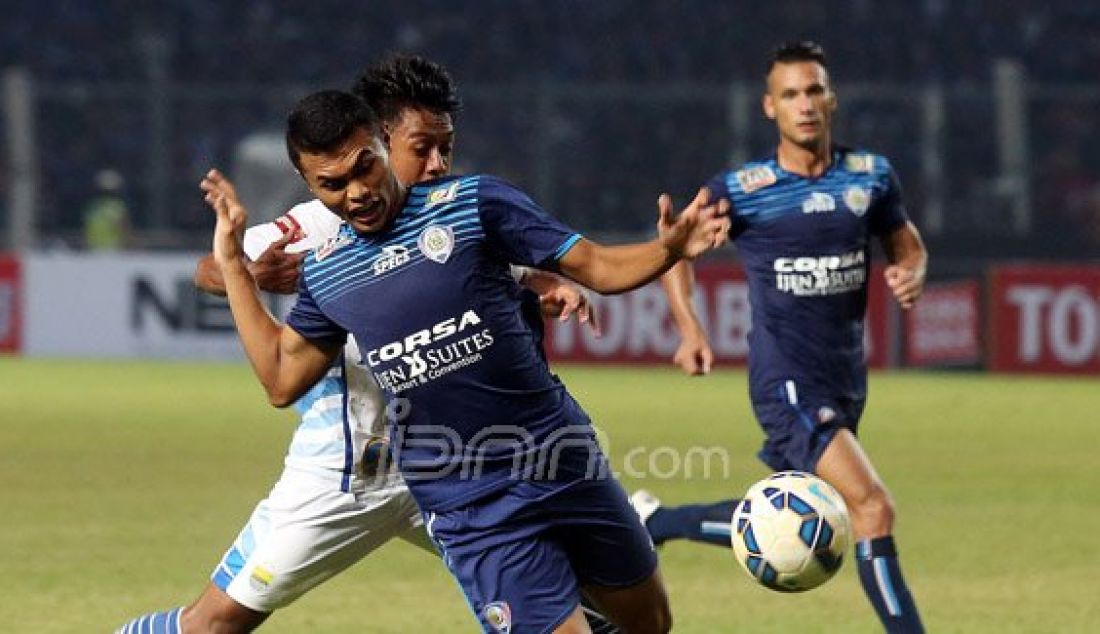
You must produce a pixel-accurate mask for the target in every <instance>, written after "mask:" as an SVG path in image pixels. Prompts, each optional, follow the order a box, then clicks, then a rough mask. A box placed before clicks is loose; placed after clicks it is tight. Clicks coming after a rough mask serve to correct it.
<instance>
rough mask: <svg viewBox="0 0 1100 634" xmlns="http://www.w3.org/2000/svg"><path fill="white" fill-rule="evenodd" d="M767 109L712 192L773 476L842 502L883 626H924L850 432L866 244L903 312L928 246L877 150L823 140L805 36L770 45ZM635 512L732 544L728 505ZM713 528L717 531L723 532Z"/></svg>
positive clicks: (860, 396)
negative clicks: (754, 148) (746, 148)
mask: <svg viewBox="0 0 1100 634" xmlns="http://www.w3.org/2000/svg"><path fill="white" fill-rule="evenodd" d="M763 106H764V113H765V114H766V115H767V117H768V118H769V119H771V120H773V121H775V123H776V126H777V128H778V130H779V145H778V147H777V149H776V153H775V155H774V156H772V157H770V158H768V159H765V160H762V161H756V162H752V163H749V164H747V165H745V166H744V167H742V168H741V169H739V170H732V171H727V172H722V173H721V174H719V175H718V176H716V177H715V178H713V179H712V180H711V181H710V182H708V183H707V188H708V189H709V190H710V191H711V192H712V194H713V195H714V196H717V197H721V198H722V199H728V200H730V201H731V222H732V227H731V231H730V236H731V238H732V239H733V240H734V242H735V244H736V246H737V251H738V257H739V258H740V259H741V261H742V263H743V264H744V266H745V271H746V275H747V277H748V283H749V299H750V303H751V305H752V330H751V332H750V333H749V388H750V389H749V391H750V397H751V399H752V405H753V410H754V412H755V414H756V418H757V420H758V421H759V423H760V425H761V426H762V427H763V429H764V432H765V434H766V436H767V438H766V440H765V442H764V446H763V448H762V449H761V451H760V453H759V456H760V458H761V459H762V460H763V461H764V462H765V463H766V464H767V465H768V466H769V467H771V468H772V469H774V470H776V471H779V470H784V469H799V470H803V471H811V472H814V473H816V474H817V475H819V476H821V477H822V478H824V479H825V480H826V481H828V482H829V483H830V484H832V485H833V486H834V487H836V489H837V490H838V491H839V492H840V493H841V494H842V495H843V496H844V499H845V501H846V502H847V504H848V509H849V511H850V512H851V517H852V525H853V529H854V531H855V535H856V538H857V540H858V541H857V544H856V556H857V564H858V566H859V577H860V581H861V583H862V584H863V588H864V590H865V592H866V594H867V596H868V598H869V599H870V600H871V603H872V605H874V608H875V610H876V612H877V613H878V615H879V617H880V619H881V620H882V623H883V625H884V626H885V627H886V629H887V630H888V631H891V632H919V631H922V626H921V621H920V616H919V614H918V612H917V607H916V604H915V603H914V601H913V598H912V595H911V594H910V592H909V589H908V587H907V586H906V584H905V580H904V579H903V577H902V575H901V569H900V568H899V566H898V559H897V550H896V548H895V545H894V538H893V536H892V532H893V527H894V514H895V510H894V502H893V499H892V498H891V496H890V493H889V492H888V491H887V489H886V486H885V484H883V482H882V479H881V478H880V477H879V476H878V474H877V473H876V472H875V468H874V466H873V465H872V463H871V460H870V458H869V457H868V456H867V454H866V453H865V452H864V450H863V448H862V447H861V446H860V443H859V441H858V440H857V439H856V431H857V426H858V424H859V419H860V414H861V413H862V412H863V406H864V402H865V400H866V395H867V387H866V378H867V366H866V362H865V358H864V350H863V328H864V312H865V309H866V303H867V276H868V274H869V271H870V246H871V237H872V236H874V237H877V238H878V239H879V240H880V241H881V243H882V246H883V247H884V250H885V252H886V256H887V259H888V260H889V263H890V264H889V266H888V267H887V268H886V270H885V275H886V282H887V285H888V286H889V288H890V289H891V291H892V292H893V294H894V296H895V298H896V299H897V301H898V303H899V304H900V305H901V306H902V308H909V307H911V306H912V305H913V303H914V302H915V301H916V300H917V298H918V297H919V296H920V294H921V290H922V288H923V286H924V278H925V266H926V262H927V253H926V252H925V249H924V246H923V244H922V242H921V239H920V235H919V234H918V232H917V230H916V228H915V227H914V226H913V224H912V223H911V222H910V221H909V219H908V217H907V214H906V212H905V208H904V206H903V204H902V200H901V191H900V188H899V185H898V181H897V178H896V176H895V175H894V171H893V169H892V168H891V167H890V165H889V163H888V162H887V161H886V159H885V158H883V157H881V156H878V155H876V154H871V153H869V152H863V151H854V150H850V149H846V148H842V147H839V146H836V145H834V144H833V142H832V133H831V123H832V117H833V113H834V111H835V110H836V107H837V100H836V95H835V94H834V93H833V90H832V86H831V84H830V81H829V74H828V71H827V67H826V63H825V54H824V52H823V51H822V49H821V47H820V46H818V45H816V44H814V43H812V42H800V43H794V44H789V45H784V46H782V47H780V48H778V49H777V50H776V51H775V52H774V54H773V56H772V57H771V59H770V61H769V64H768V72H767V91H766V93H765V95H764V100H763ZM664 282H665V286H666V289H667V290H668V292H669V297H670V302H671V305H672V308H673V313H674V316H675V319H676V323H677V325H678V327H679V330H680V332H681V334H682V336H683V341H682V344H681V346H680V348H679V350H678V351H677V354H676V357H675V360H676V362H677V363H678V364H679V365H680V366H681V367H682V368H683V369H684V370H685V371H686V372H688V373H689V374H702V373H705V372H707V371H708V370H709V366H710V361H711V359H712V358H713V357H712V354H711V351H710V346H709V344H708V343H707V339H706V335H705V334H704V332H703V329H702V327H701V325H700V323H699V321H698V319H697V318H696V315H695V312H694V308H693V306H692V303H691V295H692V285H693V284H692V279H691V270H690V268H689V267H687V266H678V267H677V268H676V269H674V270H673V271H670V273H669V274H668V275H666V277H665V279H664ZM633 501H634V502H635V506H636V508H638V509H639V512H640V514H641V515H642V516H643V519H644V520H645V521H646V524H647V527H648V528H649V529H650V531H651V533H652V534H653V536H654V539H655V541H657V542H658V543H659V542H660V541H663V540H665V539H670V538H678V537H689V538H693V539H697V540H699V541H712V542H713V543H720V544H722V545H724V546H727V547H728V545H729V541H728V539H729V537H728V530H729V529H728V522H729V518H730V516H731V515H732V509H733V504H734V501H731V500H727V501H723V502H719V503H717V504H712V505H691V506H684V507H660V506H659V501H657V500H656V499H655V498H653V497H652V496H651V495H649V494H647V493H645V492H636V493H635V495H634V496H633ZM708 527H710V528H714V527H724V528H725V531H724V532H725V534H723V535H717V536H716V535H715V533H717V532H720V531H711V532H710V534H709V535H708V534H707V533H708V530H707V529H708Z"/></svg>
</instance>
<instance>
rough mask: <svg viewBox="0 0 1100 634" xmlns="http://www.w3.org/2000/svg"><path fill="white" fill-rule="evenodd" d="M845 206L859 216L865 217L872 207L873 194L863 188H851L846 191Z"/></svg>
mask: <svg viewBox="0 0 1100 634" xmlns="http://www.w3.org/2000/svg"><path fill="white" fill-rule="evenodd" d="M844 204H845V205H848V209H850V210H852V213H854V214H855V215H857V216H863V214H865V213H867V210H868V209H870V207H871V192H869V191H867V190H866V189H864V188H862V187H855V186H852V187H849V188H848V189H847V190H845V191H844Z"/></svg>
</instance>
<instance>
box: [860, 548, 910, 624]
mask: <svg viewBox="0 0 1100 634" xmlns="http://www.w3.org/2000/svg"><path fill="white" fill-rule="evenodd" d="M856 564H857V565H858V567H859V582H860V583H861V584H863V591H864V592H865V593H867V598H868V599H870V600H871V605H873V606H874V607H875V612H877V613H878V618H879V620H881V621H882V625H883V627H885V628H886V631H887V632H890V633H894V632H897V633H899V634H915V633H918V632H924V626H923V625H922V624H921V620H920V613H919V612H917V604H916V603H915V602H914V601H913V595H912V594H910V593H909V587H908V586H907V585H905V578H904V577H902V576H901V566H899V565H898V551H897V549H896V548H895V547H894V538H893V536H891V535H887V536H885V537H876V538H874V539H864V540H862V541H859V542H856Z"/></svg>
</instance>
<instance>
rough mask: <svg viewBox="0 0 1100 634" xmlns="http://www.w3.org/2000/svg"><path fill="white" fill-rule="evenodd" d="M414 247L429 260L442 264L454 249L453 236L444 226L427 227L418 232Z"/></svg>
mask: <svg viewBox="0 0 1100 634" xmlns="http://www.w3.org/2000/svg"><path fill="white" fill-rule="evenodd" d="M416 245H417V246H418V247H420V252H421V253H423V254H424V256H425V257H427V258H428V259H429V260H432V261H433V262H438V263H439V264H443V263H444V262H446V261H447V258H449V257H451V251H453V250H454V248H455V234H454V231H452V230H451V228H450V227H448V226H446V225H428V226H427V227H424V230H423V231H421V232H420V237H419V238H418V239H417V241H416Z"/></svg>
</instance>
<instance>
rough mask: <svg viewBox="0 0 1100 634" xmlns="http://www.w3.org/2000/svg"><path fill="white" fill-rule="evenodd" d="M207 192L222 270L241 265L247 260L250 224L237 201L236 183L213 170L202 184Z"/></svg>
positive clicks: (239, 202) (215, 247)
mask: <svg viewBox="0 0 1100 634" xmlns="http://www.w3.org/2000/svg"><path fill="white" fill-rule="evenodd" d="M199 187H200V188H202V191H204V192H206V196H205V197H204V200H205V201H206V204H208V205H210V207H211V208H213V209H214V214H215V216H216V217H217V222H216V223H215V224H214V248H213V251H214V259H215V260H216V261H217V262H218V265H219V266H225V265H227V264H233V263H237V262H240V261H241V258H242V257H243V256H244V247H243V246H242V241H243V240H244V227H245V224H247V223H248V211H247V210H246V209H245V208H244V206H243V205H241V201H240V199H238V198H237V190H236V189H235V188H234V187H233V183H231V182H229V179H228V178H226V177H225V176H223V175H222V173H221V172H219V171H218V170H216V169H212V170H210V171H209V172H207V173H206V176H204V177H203V179H202V183H200V184H199Z"/></svg>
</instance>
